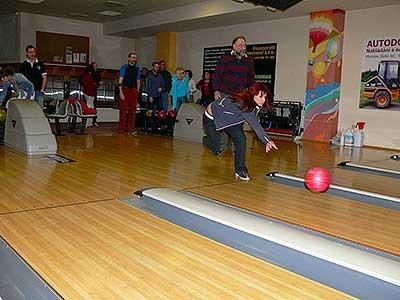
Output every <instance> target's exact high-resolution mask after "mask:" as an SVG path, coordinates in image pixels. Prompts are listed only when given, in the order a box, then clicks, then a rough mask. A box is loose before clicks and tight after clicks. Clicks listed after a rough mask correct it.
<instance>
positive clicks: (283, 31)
mask: <svg viewBox="0 0 400 300" xmlns="http://www.w3.org/2000/svg"><path fill="white" fill-rule="evenodd" d="M308 19H309V18H308V17H300V18H291V19H283V20H275V21H269V22H259V23H248V24H242V25H235V26H227V27H219V28H214V29H205V30H198V31H188V32H182V33H178V36H177V44H178V45H177V52H178V53H177V56H178V57H177V65H183V66H184V67H185V68H188V69H192V70H193V73H194V78H195V80H197V79H200V78H201V72H202V62H203V48H206V47H214V46H226V45H231V43H232V40H233V38H235V37H236V36H238V35H244V36H246V39H247V43H248V44H259V43H274V42H276V43H277V44H278V50H277V63H276V66H277V70H276V79H275V99H277V100H300V101H303V99H304V95H305V88H306V79H307V78H306V76H307V73H306V66H307V55H308V50H307V47H308Z"/></svg>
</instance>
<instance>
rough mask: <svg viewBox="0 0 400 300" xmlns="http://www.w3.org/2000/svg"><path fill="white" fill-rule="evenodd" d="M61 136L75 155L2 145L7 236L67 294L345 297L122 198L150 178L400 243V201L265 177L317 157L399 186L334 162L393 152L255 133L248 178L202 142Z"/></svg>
mask: <svg viewBox="0 0 400 300" xmlns="http://www.w3.org/2000/svg"><path fill="white" fill-rule="evenodd" d="M58 144H59V154H61V155H64V156H66V157H68V158H71V159H74V160H75V161H76V162H72V163H66V164H59V163H52V162H49V161H47V160H46V159H44V158H27V157H25V156H24V155H21V154H19V153H16V152H14V151H11V150H9V149H8V148H5V147H3V146H0V191H1V193H0V235H1V236H2V237H3V238H4V239H5V240H6V241H7V242H9V243H10V244H11V245H12V246H13V247H14V248H15V249H16V250H17V251H18V253H19V254H20V255H21V256H22V257H23V258H24V259H26V260H27V261H28V263H29V264H30V265H32V266H33V267H34V268H35V270H36V271H37V272H38V273H39V274H41V275H42V276H43V278H45V279H46V281H48V282H49V283H50V284H51V285H52V286H53V287H54V288H55V289H56V291H57V292H59V293H60V294H61V295H62V296H63V297H64V298H65V299H282V300H283V299H304V300H306V299H344V298H346V299H347V298H349V296H345V295H343V294H342V293H340V292H338V291H334V290H332V289H330V288H328V287H325V286H322V285H320V284H317V283H315V282H312V281H310V280H307V279H305V278H302V277H300V276H298V275H295V274H292V273H290V272H288V271H285V270H282V269H280V268H277V267H275V266H273V265H271V264H268V263H265V262H261V261H260V260H258V259H255V258H252V257H249V256H247V255H244V254H242V253H239V252H237V251H235V250H233V249H230V248H228V247H225V246H223V245H220V244H218V243H215V242H212V241H209V240H208V239H206V238H203V237H200V236H198V235H196V234H194V233H191V232H188V231H186V230H184V229H181V228H179V227H177V226H175V225H172V224H169V223H168V222H165V221H162V220H160V219H158V218H156V217H153V216H150V215H148V214H146V213H143V212H141V211H138V210H137V209H135V208H133V207H130V206H128V205H127V204H124V203H121V202H119V201H117V200H116V199H118V198H123V197H132V192H134V191H135V190H138V189H142V188H147V187H159V186H164V187H169V188H172V189H177V190H190V191H193V192H196V193H199V194H202V195H206V196H208V197H210V198H215V199H217V200H220V201H223V202H227V203H231V204H234V205H237V206H240V207H244V208H247V209H250V210H252V211H256V212H259V213H262V214H265V215H268V216H271V217H275V218H278V219H281V220H285V221H288V222H291V223H295V224H298V225H301V226H306V227H308V228H312V229H315V230H318V231H321V232H325V233H327V234H331V235H334V236H338V237H340V238H344V239H347V240H351V241H355V242H357V243H361V244H364V245H368V246H371V247H374V248H378V249H381V250H384V251H387V252H389V253H393V254H396V255H399V254H400V250H399V249H400V234H399V233H400V232H399V230H400V213H399V212H397V211H394V210H389V209H384V208H379V207H375V206H372V205H366V204H362V203H358V202H354V201H350V200H343V199H340V198H338V197H332V196H327V195H324V194H313V193H310V192H308V191H306V190H304V191H301V190H299V189H294V188H290V187H286V186H282V185H279V184H276V183H271V182H267V181H265V180H264V179H263V178H264V176H265V174H266V173H268V172H272V171H280V172H282V173H289V174H302V173H304V172H305V171H306V170H307V169H308V168H309V167H311V166H316V165H319V166H324V167H327V168H330V169H331V170H332V172H333V173H334V179H333V181H334V182H335V183H336V181H337V182H343V183H344V184H345V185H348V186H353V187H356V188H363V189H369V190H370V189H371V188H372V189H374V188H376V189H378V190H380V191H385V193H387V194H391V195H394V196H400V187H399V186H396V184H393V181H391V180H390V179H386V178H382V177H381V176H379V177H374V176H373V175H368V174H367V175H368V176H373V177H368V176H367V177H365V175H362V176H361V177H358V176H359V175H358V174H357V173H355V172H351V171H345V170H337V169H335V168H334V167H335V165H336V164H337V163H339V162H340V161H343V160H353V161H363V162H379V161H381V162H384V161H386V160H388V159H389V156H390V154H393V151H380V150H376V149H367V148H365V149H362V151H361V150H356V151H354V150H353V151H350V150H344V151H340V150H339V149H337V148H334V147H330V146H329V145H325V144H317V143H307V142H305V143H303V144H301V145H296V144H294V143H292V142H291V141H284V140H281V141H277V144H278V146H279V148H280V149H279V150H278V151H274V152H273V153H270V154H268V155H265V153H264V152H263V146H262V145H261V144H258V143H257V142H256V141H254V140H253V139H252V138H249V139H248V146H249V151H248V167H249V169H250V172H251V175H252V177H253V178H254V179H253V180H252V181H250V182H248V183H244V182H235V181H234V179H233V156H232V154H231V153H230V151H229V150H228V151H226V153H225V154H224V155H223V156H222V157H215V156H213V155H211V153H210V152H209V151H208V150H207V149H206V148H205V147H204V146H203V145H200V144H196V143H190V142H183V141H174V140H173V139H171V138H167V137H159V136H148V135H141V134H139V135H138V136H128V135H109V134H103V135H88V136H65V137H59V138H58ZM250 148H252V149H251V150H250ZM391 162H393V163H394V164H396V163H397V164H400V163H399V162H396V161H391ZM387 163H389V162H387ZM395 166H397V165H395ZM393 168H396V167H393ZM363 176H364V177H363ZM359 178H361V179H359ZM364 180H367V181H364ZM371 180H372V181H373V182H375V183H376V182H379V184H376V186H377V187H374V186H373V185H371V182H370V181H371Z"/></svg>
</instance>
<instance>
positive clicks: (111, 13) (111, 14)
mask: <svg viewBox="0 0 400 300" xmlns="http://www.w3.org/2000/svg"><path fill="white" fill-rule="evenodd" d="M99 15H103V16H109V17H114V16H119V15H122V13H121V12H119V11H114V10H103V11H101V12H99Z"/></svg>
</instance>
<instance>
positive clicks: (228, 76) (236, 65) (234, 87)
mask: <svg viewBox="0 0 400 300" xmlns="http://www.w3.org/2000/svg"><path fill="white" fill-rule="evenodd" d="M246 46H247V45H246V38H245V37H244V36H238V37H235V38H234V39H233V41H232V51H231V53H230V54H229V55H222V56H221V57H220V59H219V60H218V63H217V67H216V68H215V71H214V74H213V87H214V99H215V100H219V99H221V98H223V97H229V96H230V95H232V94H236V93H238V92H240V90H241V89H247V88H249V87H250V86H251V85H252V84H253V83H254V82H255V80H254V75H255V73H254V62H253V58H252V57H250V56H248V55H247V54H246ZM227 143H228V136H227V135H226V134H225V133H224V134H222V135H221V154H222V152H223V151H224V150H225V148H226V147H227ZM232 151H234V146H233V144H232Z"/></svg>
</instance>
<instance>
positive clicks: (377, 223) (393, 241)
mask: <svg viewBox="0 0 400 300" xmlns="http://www.w3.org/2000/svg"><path fill="white" fill-rule="evenodd" d="M189 191H191V192H193V193H196V194H199V195H202V196H205V197H208V198H211V199H215V200H217V201H221V202H223V203H228V204H231V205H234V206H237V207H240V208H244V209H246V210H249V211H253V212H256V213H259V214H262V215H266V216H268V217H272V218H276V219H279V220H282V221H285V222H289V223H292V224H297V225H300V226H303V227H306V228H310V229H313V230H316V231H319V232H323V233H326V234H329V235H332V236H335V237H338V238H341V239H345V240H349V241H353V242H355V243H359V244H362V245H365V246H368V247H372V248H375V249H379V250H382V251H385V252H388V253H391V254H395V255H400V211H396V210H391V209H386V208H382V207H378V206H374V205H370V204H364V203H360V202H357V201H350V200H346V199H342V198H340V197H336V196H331V195H327V194H316V193H312V192H310V191H308V190H306V189H304V190H303V189H299V188H295V187H290V186H287V185H282V184H278V183H274V182H269V181H266V180H251V181H250V182H238V183H232V184H224V185H220V186H218V188H215V187H202V188H194V189H189Z"/></svg>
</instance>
